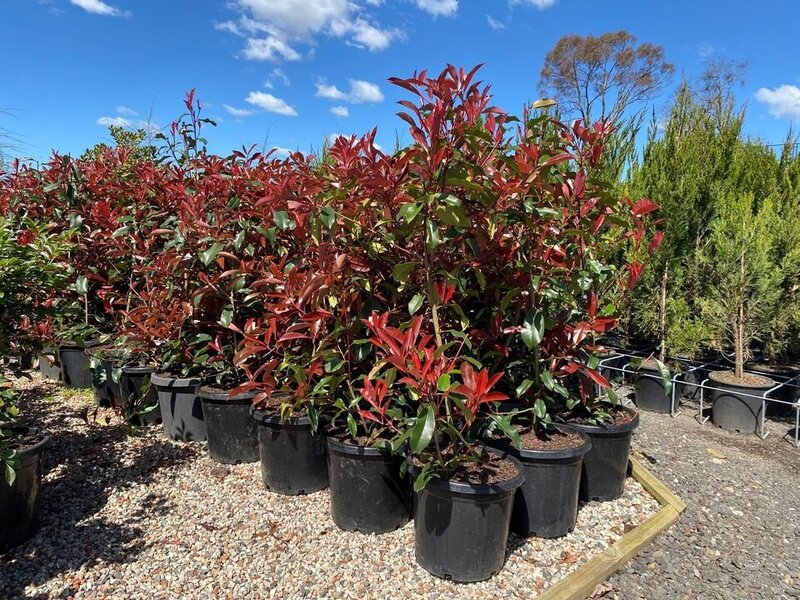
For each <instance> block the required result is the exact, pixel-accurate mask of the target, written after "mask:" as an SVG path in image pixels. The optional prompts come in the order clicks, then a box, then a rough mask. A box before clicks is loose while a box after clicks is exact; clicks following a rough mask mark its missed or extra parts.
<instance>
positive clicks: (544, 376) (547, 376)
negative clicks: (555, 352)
mask: <svg viewBox="0 0 800 600" xmlns="http://www.w3.org/2000/svg"><path fill="white" fill-rule="evenodd" d="M539 378H540V379H541V380H542V383H543V384H544V387H546V388H547V389H548V390H552V389H553V387H555V384H556V381H555V379H553V375H552V374H551V373H550V371H543V372H542V373H541V374H540V375H539Z"/></svg>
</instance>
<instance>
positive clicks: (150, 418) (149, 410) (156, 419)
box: [118, 365, 161, 427]
mask: <svg viewBox="0 0 800 600" xmlns="http://www.w3.org/2000/svg"><path fill="white" fill-rule="evenodd" d="M154 372H155V369H154V368H153V367H137V366H129V365H126V366H124V367H122V372H121V373H120V377H119V401H118V402H119V410H120V412H122V415H123V416H124V417H125V420H126V421H127V422H128V423H130V424H131V425H136V426H137V427H144V426H145V425H155V424H157V423H161V410H160V407H159V402H158V390H157V389H156V386H155V385H153V383H152V381H151V379H150V378H151V376H152V375H153V373H154Z"/></svg>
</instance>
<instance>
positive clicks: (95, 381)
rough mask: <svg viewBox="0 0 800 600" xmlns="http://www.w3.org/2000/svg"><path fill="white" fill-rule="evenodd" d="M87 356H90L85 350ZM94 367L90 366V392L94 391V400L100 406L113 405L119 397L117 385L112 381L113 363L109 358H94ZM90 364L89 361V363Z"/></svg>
mask: <svg viewBox="0 0 800 600" xmlns="http://www.w3.org/2000/svg"><path fill="white" fill-rule="evenodd" d="M86 354H87V356H89V358H90V359H91V358H95V357H93V356H92V352H91V351H90V350H87V351H86ZM95 362H96V364H97V366H96V367H94V368H92V367H91V366H90V372H91V377H92V392H93V393H94V400H95V402H97V404H98V405H100V406H115V404H114V402H115V400H116V399H117V398H119V385H118V384H116V383H114V379H113V377H112V371H113V370H114V363H113V362H112V361H111V359H107V358H106V359H99V358H95ZM89 364H90V365H91V361H90V363H89Z"/></svg>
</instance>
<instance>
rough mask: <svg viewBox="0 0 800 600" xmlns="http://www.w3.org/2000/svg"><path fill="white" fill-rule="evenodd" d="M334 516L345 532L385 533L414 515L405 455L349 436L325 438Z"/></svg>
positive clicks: (400, 525)
mask: <svg viewBox="0 0 800 600" xmlns="http://www.w3.org/2000/svg"><path fill="white" fill-rule="evenodd" d="M326 442H327V448H328V477H329V482H330V489H331V516H332V517H333V521H334V523H336V525H337V526H338V527H339V528H340V529H344V530H345V531H360V532H361V533H386V532H389V531H394V530H395V529H398V528H399V527H402V526H403V525H405V524H406V523H407V522H408V521H409V519H410V518H411V485H410V482H409V479H408V477H407V476H404V475H401V469H402V464H403V460H405V458H404V457H403V456H398V455H396V454H392V453H391V452H390V451H389V450H384V449H381V448H374V447H371V446H364V445H358V443H357V442H355V441H353V440H351V439H348V438H347V436H346V435H337V434H336V433H331V434H329V435H328V437H327V438H326Z"/></svg>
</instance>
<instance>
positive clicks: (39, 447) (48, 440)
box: [9, 425, 53, 459]
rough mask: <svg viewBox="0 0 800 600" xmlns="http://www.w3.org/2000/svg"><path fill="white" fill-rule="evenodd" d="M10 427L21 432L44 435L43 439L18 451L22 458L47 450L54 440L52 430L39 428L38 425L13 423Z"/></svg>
mask: <svg viewBox="0 0 800 600" xmlns="http://www.w3.org/2000/svg"><path fill="white" fill-rule="evenodd" d="M9 429H11V431H16V432H19V433H33V434H34V435H40V436H42V439H41V440H39V441H38V442H36V443H35V444H34V445H33V446H28V447H27V448H24V449H22V450H18V451H17V454H18V456H19V457H20V459H22V458H26V457H28V456H33V455H34V454H41V453H42V452H43V451H44V450H47V448H49V447H50V445H51V444H52V442H53V438H52V437H51V436H50V432H49V431H46V430H44V429H39V428H38V427H32V426H29V425H12V426H11V427H9Z"/></svg>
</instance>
